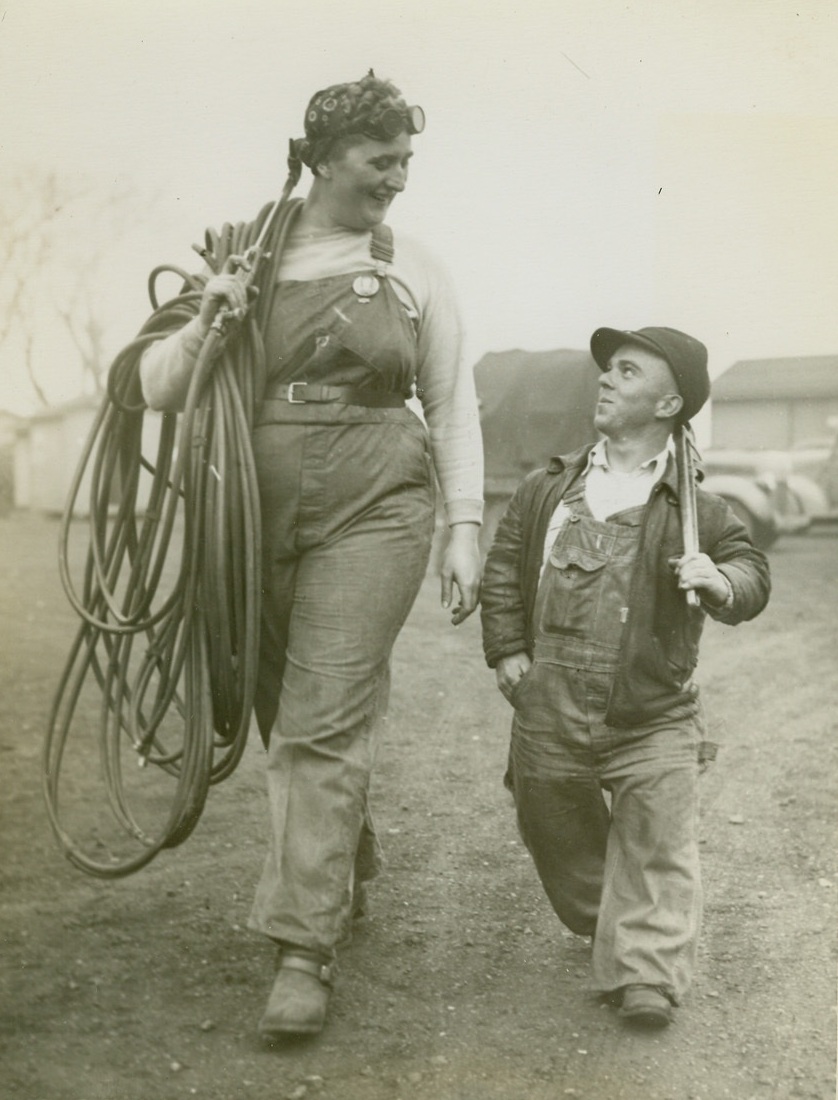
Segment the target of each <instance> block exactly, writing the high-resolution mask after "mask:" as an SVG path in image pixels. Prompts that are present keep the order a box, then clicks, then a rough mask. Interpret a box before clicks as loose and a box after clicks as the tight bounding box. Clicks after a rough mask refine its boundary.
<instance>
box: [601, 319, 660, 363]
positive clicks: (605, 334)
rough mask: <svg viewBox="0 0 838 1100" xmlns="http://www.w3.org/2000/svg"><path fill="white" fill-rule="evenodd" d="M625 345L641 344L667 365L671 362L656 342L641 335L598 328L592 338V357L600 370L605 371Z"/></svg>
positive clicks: (622, 330) (615, 329)
mask: <svg viewBox="0 0 838 1100" xmlns="http://www.w3.org/2000/svg"><path fill="white" fill-rule="evenodd" d="M623 344H639V345H640V347H642V348H648V349H649V350H650V351H653V352H654V353H655V355H660V356H661V358H663V359H665V360H666V362H667V363H668V362H669V356H668V355H667V354H666V352H665V351H664V350H663V348H661V347H659V346H658V344H656V343H655V342H654V340H649V339H648V338H647V337H645V336H641V335H640V333H637V332H631V331H628V330H624V329H619V328H598V329H597V330H596V332H595V333H594V334H593V336H592V337H591V355H593V357H594V361H595V362H596V365H597V366H598V367H599V369H600V370H605V368H606V367H607V366H608V360H609V359H610V358H611V356H612V355H613V354H614V352H615V351H616V350H617V348H619V347H622V345H623Z"/></svg>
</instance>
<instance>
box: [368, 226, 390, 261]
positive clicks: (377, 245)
mask: <svg viewBox="0 0 838 1100" xmlns="http://www.w3.org/2000/svg"><path fill="white" fill-rule="evenodd" d="M370 255H371V256H372V258H373V259H374V260H377V261H378V263H381V264H391V263H392V262H393V257H394V256H395V255H396V248H395V245H394V244H393V230H392V229H391V228H390V226H389V225H383V224H382V225H374V226H373V228H372V238H371V239H370Z"/></svg>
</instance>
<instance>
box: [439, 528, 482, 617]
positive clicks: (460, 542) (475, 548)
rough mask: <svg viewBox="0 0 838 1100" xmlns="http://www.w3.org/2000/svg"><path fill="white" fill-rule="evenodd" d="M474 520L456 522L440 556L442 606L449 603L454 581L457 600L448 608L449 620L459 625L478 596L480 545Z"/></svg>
mask: <svg viewBox="0 0 838 1100" xmlns="http://www.w3.org/2000/svg"><path fill="white" fill-rule="evenodd" d="M479 530H480V527H479V524H476V523H455V524H454V525H453V526H452V527H451V533H450V537H449V540H448V546H447V547H446V548H445V555H444V556H443V559H442V573H441V577H442V606H443V607H446V608H447V607H450V606H451V599H452V596H453V591H454V585H455V584H456V586H457V588H458V590H459V593H460V602H459V604H458V605H457V606H456V607H455V608H454V610H453V611H452V612H451V622H452V623H453V624H454V626H459V624H460V623H461V622H463V620H464V619H467V618H468V617H469V615H470V614H471V613H472V611H474V609H475V608H476V607H477V601H478V599H479V597H480V578H481V575H482V572H483V570H482V567H481V563H480V547H479V545H478V542H477V535H478V532H479Z"/></svg>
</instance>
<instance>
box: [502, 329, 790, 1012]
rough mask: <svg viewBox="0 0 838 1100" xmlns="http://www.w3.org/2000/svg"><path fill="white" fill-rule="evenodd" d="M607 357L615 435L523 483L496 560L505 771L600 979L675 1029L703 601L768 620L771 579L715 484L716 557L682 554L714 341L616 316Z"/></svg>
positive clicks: (600, 412)
mask: <svg viewBox="0 0 838 1100" xmlns="http://www.w3.org/2000/svg"><path fill="white" fill-rule="evenodd" d="M591 352H592V354H593V357H594V359H595V361H596V363H597V365H598V366H599V368H600V370H601V371H602V374H601V378H600V386H599V397H598V401H597V405H596V411H595V415H594V424H595V426H596V428H597V430H598V431H599V432H600V434H601V435H602V437H603V438H602V439H600V440H599V442H597V443H596V444H595V445H593V446H586V447H584V448H582V449H581V450H579V451H576V452H575V453H573V454H571V455H566V456H562V457H558V458H554V459H552V461H551V462H550V465H549V466H548V467H547V468H546V469H542V470H537V471H535V472H533V473H531V474H530V475H529V476H528V477H527V478H525V480H524V481H523V482H522V483H521V485H520V486H519V487H518V489H517V491H516V493H515V495H514V497H513V498H512V501H511V502H510V505H509V507H508V509H507V511H506V513H505V515H504V517H503V519H502V520H501V522H500V525H499V526H498V530H497V534H496V536H495V540H494V543H493V545H492V548H491V550H490V552H489V556H488V560H487V562H486V569H485V576H484V582H483V597H482V599H483V608H482V617H483V639H484V648H485V653H486V659H487V661H488V664H489V666H490V667H492V668H494V669H495V672H496V677H497V683H498V687H499V688H500V690H501V692H502V693H503V694H504V696H505V697H506V698H507V699H508V700H509V702H510V703H511V704H512V705H513V707H514V708H515V716H514V719H513V723H512V736H511V746H510V754H509V769H508V772H507V775H506V783H507V785H508V786H509V788H510V789H511V791H512V792H513V795H514V798H515V805H516V810H517V816H518V825H519V828H520V831H521V835H522V838H523V840H524V842H525V844H526V846H527V848H528V849H529V851H530V853H531V855H532V857H533V860H534V862H535V865H536V868H537V870H538V874H539V876H540V878H541V881H542V884H543V886H544V889H545V891H546V893H547V896H548V897H549V899H550V902H551V903H552V905H553V908H554V909H555V911H556V913H557V915H558V916H559V918H560V920H562V921H563V923H564V924H565V925H567V927H568V928H570V929H571V930H572V931H574V932H576V933H578V934H579V935H582V936H591V937H593V959H592V965H593V973H594V978H595V982H596V985H597V987H598V989H599V990H600V991H601V993H602V994H603V995H605V996H606V997H607V999H608V1000H609V1002H610V1003H611V1004H614V1005H618V1006H619V1010H620V1015H621V1016H622V1017H623V1018H624V1019H625V1020H626V1021H628V1022H630V1023H634V1024H640V1025H644V1026H652V1027H662V1026H665V1025H666V1024H668V1023H669V1022H670V1020H671V1018H672V1008H673V1006H674V1005H677V1004H679V1003H680V1002H681V1000H682V998H683V996H684V994H685V992H686V990H687V988H688V987H689V984H690V981H691V977H692V973H693V969H694V966H695V959H696V949H697V944H698V935H699V927H700V921H701V882H700V872H699V858H698V775H699V758H700V756H701V754H702V742H703V725H702V717H701V708H700V705H699V699H698V687H697V686H696V684H695V683H694V681H693V673H694V669H695V665H696V660H697V656H698V643H699V638H700V635H701V629H702V625H703V622H704V618H705V614H709V615H710V616H711V617H712V618H714V619H717V620H719V621H721V622H723V623H726V624H729V625H733V624H735V623H739V622H742V621H743V620H746V619H751V618H753V617H754V616H755V615H757V614H758V613H759V612H760V611H761V610H762V609H763V607H765V604H766V602H767V600H768V595H769V591H770V580H769V571H768V563H767V561H766V559H765V557H764V555H763V554H762V553H761V552H760V551H759V550H757V549H756V548H755V547H754V545H753V544H752V542H751V540H750V538H749V536H748V534H747V532H746V530H745V528H744V527H743V525H742V524H741V523H740V522H739V520H738V519H737V518H736V516H735V515H734V514H733V512H732V511H731V509H730V508H729V506H728V505H727V504H726V502H725V501H723V500H722V499H721V498H720V497H717V496H712V495H711V494H709V493H704V492H702V491H701V490H700V489H699V491H698V492H697V512H698V530H699V552H698V553H691V554H685V553H684V549H683V539H682V534H681V518H680V507H679V499H678V479H677V471H676V465H675V459H674V454H673V453H672V445H671V435H672V431H673V428H674V427H675V425H676V424H677V423H678V422H679V421H681V422H686V421H688V420H690V418H692V417H693V416H694V415H695V414H696V413H697V412H698V411H699V409H700V408H701V407H702V405H703V404H704V402H705V401H706V400H707V397H708V396H709V393H710V381H709V376H708V372H707V351H706V348H705V347H704V345H703V344H701V343H700V342H699V341H698V340H695V339H694V338H693V337H691V336H688V335H686V334H685V333H683V332H679V331H677V330H675V329H671V328H644V329H640V330H638V331H636V332H623V331H619V330H615V329H607V328H601V329H597V331H596V332H595V333H594V334H593V336H592V338H591ZM560 400H561V395H560V394H558V395H557V401H560ZM687 590H694V591H695V592H696V593H697V594H698V596H699V606H698V607H697V608H691V607H688V604H687V600H686V597H685V593H686V591H687ZM603 792H607V795H608V801H606V797H605V796H604V793H603Z"/></svg>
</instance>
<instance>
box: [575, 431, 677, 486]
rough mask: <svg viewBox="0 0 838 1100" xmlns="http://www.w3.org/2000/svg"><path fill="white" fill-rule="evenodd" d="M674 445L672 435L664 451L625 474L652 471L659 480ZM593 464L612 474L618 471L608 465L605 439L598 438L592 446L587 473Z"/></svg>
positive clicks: (632, 475)
mask: <svg viewBox="0 0 838 1100" xmlns="http://www.w3.org/2000/svg"><path fill="white" fill-rule="evenodd" d="M672 446H673V444H672V437H671V436H670V437H669V439H668V440H667V442H666V446H665V447H664V449H663V450H662V451H660V452H658V454H656V455H654V456H653V457H652V458H647V459H646V461H645V462H641V463H640V465H639V466H638V467H637V468H636V469H634V470H629V471H627V473H626V474H624V475H623V476H628V477H635V476H640V475H642V474H648V473H652V474H654V477H655V480H657V479H658V478H659V477H661V476H662V475H663V471H664V467H665V466H666V462H667V459H668V458H669V454H670V452H671V450H672ZM592 466H599V467H601V468H602V469H603V470H607V471H608V473H611V474H613V473H617V471H616V470H612V469H611V467H610V466H609V465H608V455H607V453H606V450H605V440H604V439H600V440H598V441H597V442H596V443H595V444H594V445H593V447H592V448H591V453H590V454H589V455H588V463H587V466H586V467H585V473H587V472H588V470H590V468H591V467H592Z"/></svg>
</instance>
